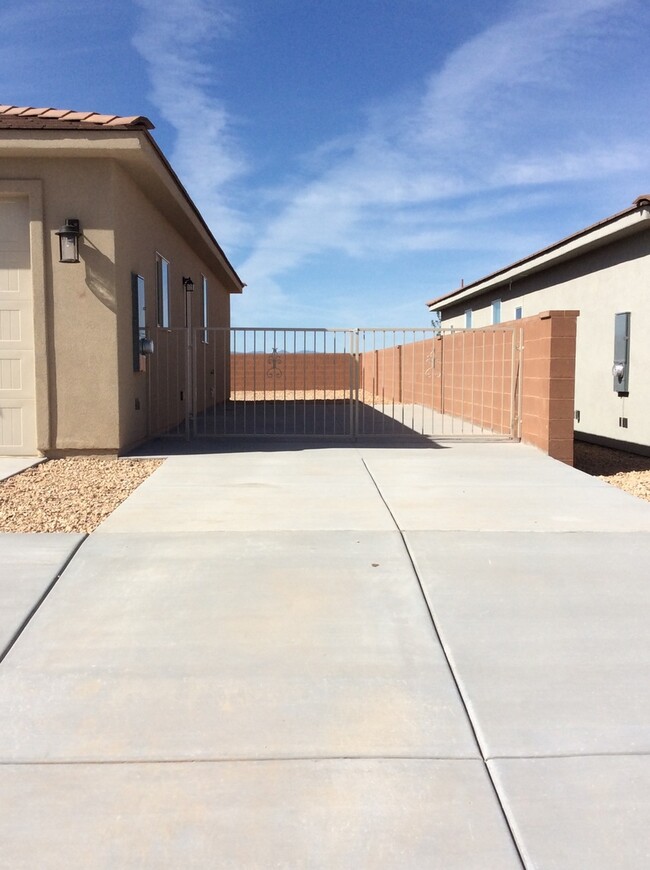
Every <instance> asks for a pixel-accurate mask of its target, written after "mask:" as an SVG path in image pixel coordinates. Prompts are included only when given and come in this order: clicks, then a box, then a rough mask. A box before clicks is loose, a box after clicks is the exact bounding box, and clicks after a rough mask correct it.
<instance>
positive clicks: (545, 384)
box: [230, 311, 579, 464]
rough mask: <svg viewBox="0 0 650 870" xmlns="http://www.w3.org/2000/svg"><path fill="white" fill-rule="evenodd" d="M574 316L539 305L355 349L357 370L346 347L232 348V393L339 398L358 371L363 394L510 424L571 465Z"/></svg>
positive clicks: (503, 427) (500, 426) (483, 422)
mask: <svg viewBox="0 0 650 870" xmlns="http://www.w3.org/2000/svg"><path fill="white" fill-rule="evenodd" d="M578 316H579V312H578V311H545V312H542V313H540V314H536V315H534V316H532V317H526V318H523V319H522V320H516V321H511V322H508V323H502V324H500V325H499V327H496V328H493V327H486V328H484V329H472V330H462V331H458V332H455V333H445V334H443V335H440V336H437V337H434V338H430V339H426V340H424V341H419V342H413V343H409V344H405V345H395V346H394V347H391V348H386V349H382V350H375V351H370V352H366V353H364V354H361V355H360V357H359V362H358V368H357V367H356V366H357V364H356V363H355V360H354V358H353V356H352V355H350V354H346V353H338V354H334V353H320V354H319V353H315V354H304V355H303V354H297V355H293V354H290V353H289V354H286V355H285V354H279V355H278V356H277V358H274V357H273V355H272V354H268V353H267V354H263V353H257V354H246V355H244V354H233V355H232V357H231V382H230V386H231V391H232V393H241V392H244V391H245V392H247V393H248V392H253V391H255V392H259V391H267V392H268V391H274V390H275V391H276V392H277V393H280V394H282V393H293V392H296V393H301V392H304V393H306V394H309V393H310V392H314V391H327V392H332V391H333V392H335V393H336V396H337V397H339V398H344V397H347V396H349V395H350V389H351V385H352V384H353V383H354V382H355V379H356V378H357V377H358V379H359V387H360V398H361V399H362V400H363V401H366V402H369V403H375V404H379V403H382V402H383V403H386V404H389V403H392V402H395V403H400V404H402V403H403V404H420V405H424V406H425V407H429V408H434V409H435V410H436V411H439V412H440V413H443V414H447V415H450V416H453V417H456V418H459V419H462V420H464V421H465V422H468V423H471V424H473V425H475V426H478V427H482V428H485V429H488V430H490V431H492V432H495V433H497V434H507V433H509V432H510V431H511V430H512V428H513V426H514V431H516V432H518V435H519V437H520V438H521V440H522V441H524V442H526V443H527V444H532V445H534V446H535V447H538V448H539V449H540V450H543V451H544V452H545V453H548V455H549V456H552V457H553V458H555V459H559V460H561V461H562V462H566V463H568V464H572V463H573V414H574V393H575V354H576V331H577V318H578ZM519 349H521V354H520V353H519ZM513 392H514V394H515V396H516V400H515V402H514V405H513V402H512V395H513ZM280 397H281V396H280ZM513 417H514V419H513Z"/></svg>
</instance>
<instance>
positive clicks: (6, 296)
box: [0, 198, 36, 455]
mask: <svg viewBox="0 0 650 870" xmlns="http://www.w3.org/2000/svg"><path fill="white" fill-rule="evenodd" d="M35 393H36V389H35V363H34V315H33V294H32V276H31V271H30V251H29V216H28V201H27V198H19V199H3V198H0V454H2V453H4V454H18V455H20V454H30V453H31V454H33V453H36V401H35Z"/></svg>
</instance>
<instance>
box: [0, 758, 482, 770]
mask: <svg viewBox="0 0 650 870" xmlns="http://www.w3.org/2000/svg"><path fill="white" fill-rule="evenodd" d="M304 761H309V762H313V763H314V764H321V763H324V764H328V763H330V762H332V761H350V762H364V761H453V762H454V763H455V762H457V761H460V762H464V763H465V764H479V763H480V762H481V761H482V759H480V758H462V757H458V756H448V755H323V756H315V755H276V756H267V757H264V756H251V757H250V758H244V757H242V758H133V759H115V758H106V759H102V758H95V759H77V758H73V759H65V758H63V759H61V758H55V759H52V760H49V761H48V760H43V759H42V758H41V759H38V760H36V761H35V760H26V759H11V760H6V761H2V760H0V768H3V767H74V766H76V767H92V766H97V767H102V766H104V767H108V766H111V765H113V766H115V767H120V766H124V767H126V766H131V767H135V766H138V765H143V766H145V765H149V766H151V765H153V766H155V765H158V764H192V765H196V764H285V763H287V762H296V763H299V762H304Z"/></svg>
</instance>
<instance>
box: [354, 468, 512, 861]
mask: <svg viewBox="0 0 650 870" xmlns="http://www.w3.org/2000/svg"><path fill="white" fill-rule="evenodd" d="M361 462H362V463H363V466H364V468H365V469H366V471H367V473H368V476H369V477H370V479H371V480H372V482H373V484H374V485H375V488H376V490H377V493H378V494H379V497H380V499H381V500H382V502H383V503H384V505H385V506H386V510H387V511H388V513H389V514H390V517H391V519H392V521H393V523H394V525H395V528H396V529H397V531H398V532H399V535H400V537H401V539H402V546H403V547H404V550H405V551H406V555H407V557H408V559H409V561H410V563H411V568H412V569H413V574H414V576H415V579H416V582H417V584H418V586H419V588H420V594H421V595H422V599H423V601H424V605H425V607H426V609H427V611H428V614H429V619H430V621H431V626H432V628H433V632H434V634H435V637H436V639H437V640H438V643H439V644H440V647H441V649H442V652H443V655H444V657H445V661H446V662H447V667H448V669H449V673H450V675H451V678H452V680H453V681H454V685H455V686H456V691H457V692H458V697H459V700H460V702H461V704H462V705H463V709H464V710H465V715H466V716H467V720H468V722H469V726H470V728H471V730H472V734H473V735H474V740H475V742H476V746H477V748H478V751H479V752H480V754H481V758H482V760H483V766H484V769H485V772H486V774H487V778H488V781H489V782H490V785H491V787H492V793H493V794H494V797H495V800H496V802H497V804H498V806H499V810H500V812H501V816H502V818H503V821H504V824H505V825H506V828H507V829H508V833H509V834H510V838H511V840H512V844H513V847H514V849H515V851H516V853H517V857H518V858H519V861H520V863H521V866H522V868H523V870H526V867H527V864H526V862H525V861H524V856H523V854H522V851H521V849H520V847H519V842H518V839H517V837H516V836H515V832H514V828H513V825H512V822H511V820H510V818H509V816H508V813H507V812H506V808H505V806H504V803H503V801H502V800H501V795H500V793H499V791H498V789H497V786H496V783H495V781H494V779H493V777H492V771H491V770H490V768H489V765H488V763H487V758H486V756H485V753H484V751H483V747H482V746H481V743H480V741H479V737H478V732H477V729H476V727H475V724H474V720H473V718H472V715H471V713H470V708H469V706H468V704H467V702H466V700H465V697H464V695H463V693H462V691H461V688H460V684H459V682H458V679H457V677H456V672H455V671H454V668H453V667H452V664H451V660H450V658H449V654H448V652H447V648H446V646H445V644H444V643H443V642H442V638H441V636H440V632H439V631H438V626H437V624H436V620H435V618H434V615H433V610H432V608H431V606H430V604H429V600H428V598H427V595H426V592H425V591H424V586H423V584H422V580H421V579H420V574H419V573H418V569H417V565H416V563H415V559H414V557H413V554H412V553H411V550H410V548H409V545H408V542H407V540H406V537H405V535H404V532H403V531H402V529H401V528H400V526H399V523H398V522H397V519H396V518H395V515H394V514H393V512H392V510H391V509H390V506H389V504H388V502H387V501H386V499H385V498H384V494H383V493H382V491H381V489H380V488H379V484H378V483H377V481H376V480H375V478H374V477H373V475H372V472H371V471H370V469H369V468H368V466H367V464H366V461H365V459H364V458H363V457H361Z"/></svg>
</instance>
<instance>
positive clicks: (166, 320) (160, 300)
mask: <svg viewBox="0 0 650 870" xmlns="http://www.w3.org/2000/svg"><path fill="white" fill-rule="evenodd" d="M163 264H165V265H166V267H167V269H166V273H167V286H166V287H165V286H164V282H163V274H164V272H165V269H164V267H163ZM169 265H170V264H169V260H168V259H167V258H166V257H163V255H162V254H161V253H160V252H159V251H156V322H157V323H158V326H159V327H161V328H162V329H169V328H170V326H171V312H170V296H169V271H170V270H169Z"/></svg>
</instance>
